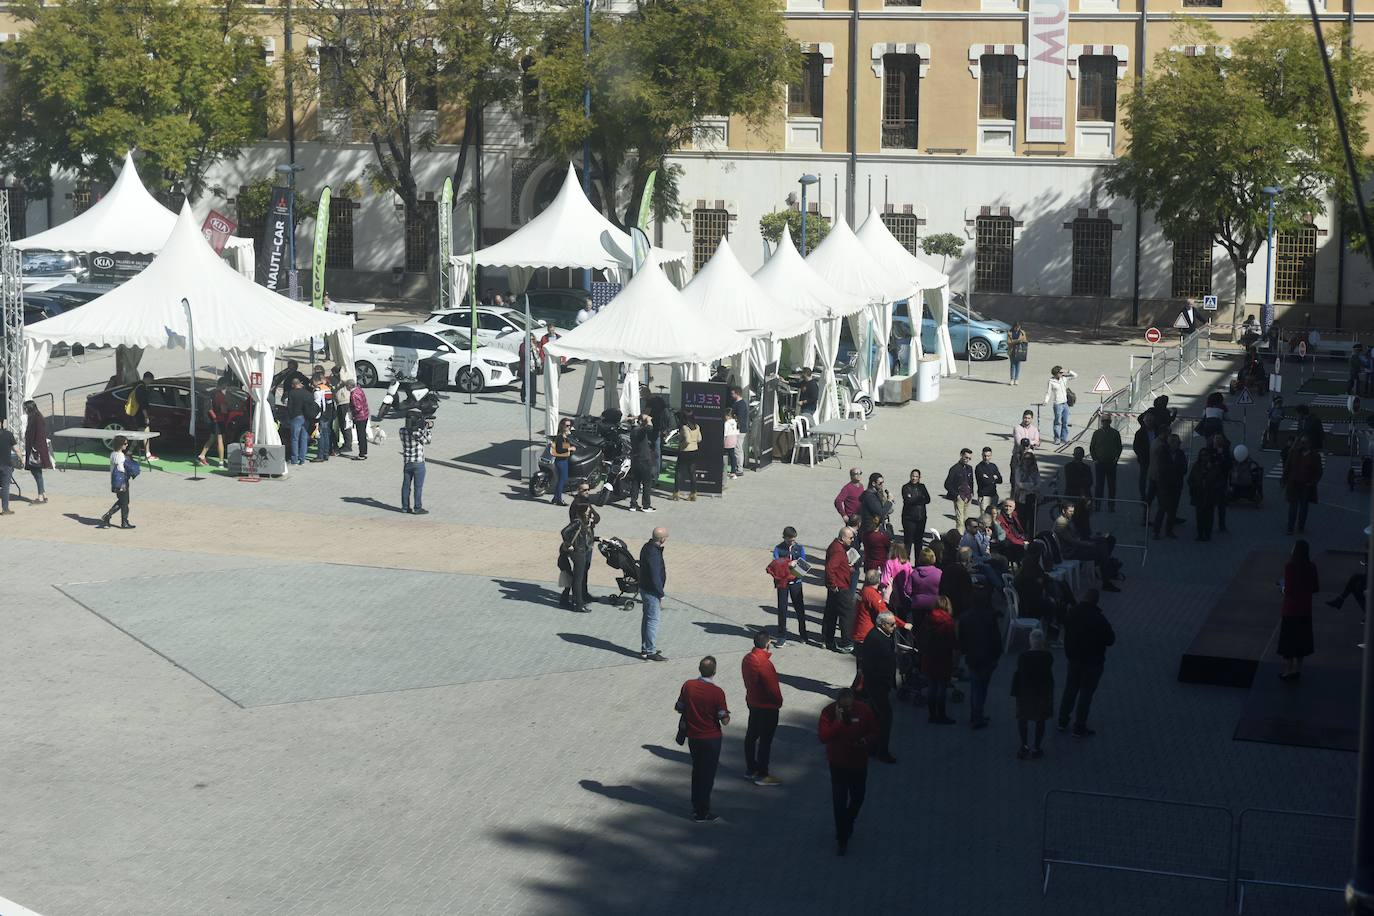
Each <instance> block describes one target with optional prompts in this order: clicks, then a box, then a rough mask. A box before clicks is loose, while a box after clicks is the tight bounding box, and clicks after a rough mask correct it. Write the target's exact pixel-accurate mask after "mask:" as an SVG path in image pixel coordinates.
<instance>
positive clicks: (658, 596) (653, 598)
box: [639, 528, 715, 668]
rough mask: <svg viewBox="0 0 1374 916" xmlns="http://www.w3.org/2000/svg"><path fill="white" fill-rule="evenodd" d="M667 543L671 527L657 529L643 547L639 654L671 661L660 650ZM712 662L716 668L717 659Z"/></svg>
mask: <svg viewBox="0 0 1374 916" xmlns="http://www.w3.org/2000/svg"><path fill="white" fill-rule="evenodd" d="M667 543H668V529H667V528H655V529H654V532H653V535H652V536H651V537H650V538H649V540H647V541H645V542H644V546H643V547H641V548H639V597H640V599H641V601H642V602H643V605H644V608H643V617H642V618H641V621H640V626H639V657H640V658H642V659H644V660H645V661H651V662H666V661H667V660H668V658H667V656H665V655H664V654H663V653H662V652H660V651H658V621H659V617H660V616H661V615H662V613H663V590H664V588H665V587H666V586H667V584H668V568H667V567H666V566H665V565H664V563H663V547H664V545H665V544H667ZM711 665H712V667H713V668H714V666H715V661H714V659H713V660H712V662H711Z"/></svg>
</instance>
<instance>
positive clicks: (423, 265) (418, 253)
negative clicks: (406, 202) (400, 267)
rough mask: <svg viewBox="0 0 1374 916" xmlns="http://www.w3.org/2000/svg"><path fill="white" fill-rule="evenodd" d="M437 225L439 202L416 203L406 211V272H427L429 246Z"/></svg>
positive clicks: (425, 201)
mask: <svg viewBox="0 0 1374 916" xmlns="http://www.w3.org/2000/svg"><path fill="white" fill-rule="evenodd" d="M438 225H439V202H438V201H436V200H421V201H416V206H415V207H413V208H407V210H406V270H407V271H408V272H410V273H417V274H422V273H426V272H427V271H428V270H429V255H430V245H431V244H432V243H433V240H434V238H435V233H436V231H437V229H438Z"/></svg>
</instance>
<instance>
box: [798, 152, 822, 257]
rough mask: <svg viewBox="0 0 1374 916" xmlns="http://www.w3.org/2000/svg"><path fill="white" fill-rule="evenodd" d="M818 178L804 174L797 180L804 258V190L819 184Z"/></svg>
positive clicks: (804, 253) (803, 254) (804, 255)
mask: <svg viewBox="0 0 1374 916" xmlns="http://www.w3.org/2000/svg"><path fill="white" fill-rule="evenodd" d="M820 180H821V179H820V176H818V175H811V174H809V173H808V174H806V175H803V176H802V177H800V178H798V179H797V182H798V183H799V184H800V185H801V189H802V193H801V212H802V237H801V256H802V257H806V189H807V188H809V187H811V186H812V185H813V184H816V183H817V182H819V181H820Z"/></svg>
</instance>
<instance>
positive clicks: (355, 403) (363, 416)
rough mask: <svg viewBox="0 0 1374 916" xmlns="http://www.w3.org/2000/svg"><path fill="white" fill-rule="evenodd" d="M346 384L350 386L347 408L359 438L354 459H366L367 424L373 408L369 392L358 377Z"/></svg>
mask: <svg viewBox="0 0 1374 916" xmlns="http://www.w3.org/2000/svg"><path fill="white" fill-rule="evenodd" d="M344 384H345V386H346V387H347V388H348V407H347V410H348V411H349V412H350V413H351V414H352V415H353V434H354V436H355V437H356V438H357V440H358V454H357V456H356V457H354V459H353V460H354V461H366V460H367V438H368V436H367V433H368V428H367V425H368V420H369V418H370V416H371V412H372V408H371V407H369V406H368V403H367V392H366V391H364V390H363V386H362V385H359V384H358V381H357V379H349V380H348V381H347V382H345V383H344Z"/></svg>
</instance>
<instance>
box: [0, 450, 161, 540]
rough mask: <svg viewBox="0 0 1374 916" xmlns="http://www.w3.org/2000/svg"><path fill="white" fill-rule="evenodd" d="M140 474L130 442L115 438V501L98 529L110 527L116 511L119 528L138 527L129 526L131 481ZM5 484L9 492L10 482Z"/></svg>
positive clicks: (112, 479)
mask: <svg viewBox="0 0 1374 916" xmlns="http://www.w3.org/2000/svg"><path fill="white" fill-rule="evenodd" d="M12 441H13V440H11V442H12ZM138 472H139V467H138V462H137V461H135V460H134V458H133V456H132V455H130V454H129V440H128V439H127V438H126V437H124V436H115V437H114V441H113V442H111V443H110V492H112V493H114V495H115V501H114V505H113V506H111V507H110V510H109V511H108V512H106V513H105V514H104V515H102V516H100V524H99V525H97V526H96V527H97V528H108V527H110V519H111V518H113V517H114V514H115V512H116V511H117V512H119V527H121V528H134V527H136V526H134V525H131V524H129V481H131V480H133V479H134V478H135V477H137V476H138ZM5 483H6V492H8V490H9V487H8V483H9V482H8V481H5Z"/></svg>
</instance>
